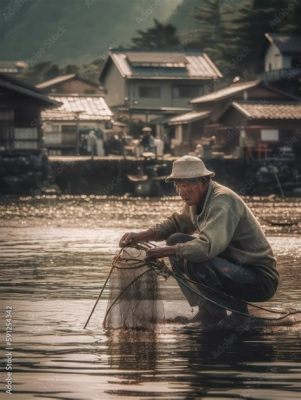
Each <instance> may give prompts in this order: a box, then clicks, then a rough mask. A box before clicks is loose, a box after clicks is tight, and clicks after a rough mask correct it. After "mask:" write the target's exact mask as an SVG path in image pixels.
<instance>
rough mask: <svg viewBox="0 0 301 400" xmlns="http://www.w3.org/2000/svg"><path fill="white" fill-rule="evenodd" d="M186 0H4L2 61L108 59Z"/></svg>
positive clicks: (1, 0) (0, 36)
mask: <svg viewBox="0 0 301 400" xmlns="http://www.w3.org/2000/svg"><path fill="white" fill-rule="evenodd" d="M181 2H182V0H152V1H150V0H63V1H62V0H0V48H1V56H0V58H1V59H2V60H25V61H27V62H29V64H30V65H33V64H37V63H40V62H42V61H45V60H51V61H52V62H54V63H57V64H60V65H63V64H64V65H66V64H83V63H87V62H91V61H92V60H95V59H99V58H104V57H105V55H106V52H107V49H108V47H116V46H119V45H122V46H126V45H130V44H131V40H130V39H131V38H132V37H133V36H135V34H136V31H137V30H141V29H142V30H143V29H145V28H147V27H149V26H152V25H153V20H154V18H156V19H158V20H160V21H163V22H164V21H166V20H167V19H168V18H169V17H170V15H171V13H172V12H173V10H174V9H175V8H176V7H177V6H178V5H179V4H180V3H181Z"/></svg>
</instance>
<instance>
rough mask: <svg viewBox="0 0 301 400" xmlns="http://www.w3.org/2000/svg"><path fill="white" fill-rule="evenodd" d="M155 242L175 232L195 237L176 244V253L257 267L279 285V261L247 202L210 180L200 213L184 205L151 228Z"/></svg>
mask: <svg viewBox="0 0 301 400" xmlns="http://www.w3.org/2000/svg"><path fill="white" fill-rule="evenodd" d="M152 229H153V230H154V231H155V235H156V240H158V241H159V240H164V239H167V238H168V237H169V236H170V235H171V234H173V233H176V232H182V233H188V234H193V233H197V235H195V236H196V237H195V239H193V240H191V241H189V242H186V243H179V244H177V250H176V254H177V255H178V256H181V257H184V258H186V259H187V260H189V261H192V262H196V263H201V262H202V261H206V260H210V259H212V258H214V257H216V256H219V257H222V258H225V259H227V260H229V261H232V262H234V263H237V264H240V265H249V266H254V267H255V268H256V269H257V270H258V271H259V272H260V271H261V272H262V273H263V274H264V276H265V277H267V278H268V280H269V281H271V280H272V281H273V282H271V283H273V285H276V286H277V285H278V278H279V275H278V272H277V270H276V260H275V258H274V256H273V252H272V249H271V246H270V244H269V243H268V241H267V239H266V237H265V235H264V233H263V231H262V228H261V226H260V224H259V222H258V221H257V220H256V218H255V216H254V215H253V213H252V211H251V210H250V209H249V207H248V206H247V205H246V203H245V202H244V201H243V200H242V199H241V197H240V196H238V195H237V194H236V193H235V192H233V191H232V190H231V189H229V188H227V187H226V186H223V185H220V184H218V183H217V182H214V181H210V183H209V187H208V191H207V194H206V197H205V200H204V202H203V207H202V210H201V213H200V214H199V215H197V207H196V206H191V207H190V206H187V205H185V206H184V208H183V210H182V212H181V213H174V214H172V215H171V216H170V217H169V218H167V219H166V220H165V221H163V222H162V223H161V224H158V225H155V226H154V227H152Z"/></svg>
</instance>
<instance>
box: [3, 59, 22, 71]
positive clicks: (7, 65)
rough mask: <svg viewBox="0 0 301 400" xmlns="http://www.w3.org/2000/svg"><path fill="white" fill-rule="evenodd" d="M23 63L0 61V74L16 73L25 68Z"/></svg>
mask: <svg viewBox="0 0 301 400" xmlns="http://www.w3.org/2000/svg"><path fill="white" fill-rule="evenodd" d="M27 67H28V64H27V63H26V62H25V61H0V72H3V73H17V72H18V71H19V70H21V69H24V68H27Z"/></svg>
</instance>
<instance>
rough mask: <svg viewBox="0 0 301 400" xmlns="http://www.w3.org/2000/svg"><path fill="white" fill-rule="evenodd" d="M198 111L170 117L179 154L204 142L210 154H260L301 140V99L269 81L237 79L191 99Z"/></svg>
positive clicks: (264, 155)
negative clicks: (266, 82) (230, 83)
mask: <svg viewBox="0 0 301 400" xmlns="http://www.w3.org/2000/svg"><path fill="white" fill-rule="evenodd" d="M191 105H192V106H193V111H191V112H188V113H184V114H182V115H178V116H175V117H173V118H170V119H169V120H168V121H167V125H168V126H169V127H170V128H172V129H173V133H172V136H173V139H172V146H173V148H174V152H175V153H176V154H185V153H187V152H189V151H194V149H195V148H196V146H197V145H198V144H202V146H203V147H205V150H208V149H209V151H208V152H206V151H205V158H206V157H222V158H239V157H247V158H249V159H257V158H262V157H267V156H271V155H273V154H277V153H279V151H280V150H279V149H280V148H282V147H292V146H293V145H295V144H296V142H297V141H299V140H300V122H301V103H300V102H298V101H296V99H295V98H294V97H292V96H291V95H288V94H286V93H283V92H281V91H279V90H277V89H275V88H271V87H268V86H267V85H266V84H265V83H264V82H261V81H258V80H255V81H249V82H237V83H233V84H232V85H229V86H227V87H225V88H223V89H219V90H216V91H214V92H212V93H209V94H206V95H204V96H200V97H197V98H194V99H193V100H191Z"/></svg>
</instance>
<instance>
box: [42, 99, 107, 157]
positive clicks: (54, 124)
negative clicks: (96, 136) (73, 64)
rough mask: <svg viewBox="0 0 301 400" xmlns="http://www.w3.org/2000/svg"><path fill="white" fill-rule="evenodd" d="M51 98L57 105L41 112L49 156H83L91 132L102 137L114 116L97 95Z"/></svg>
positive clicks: (45, 143)
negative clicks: (58, 104)
mask: <svg viewBox="0 0 301 400" xmlns="http://www.w3.org/2000/svg"><path fill="white" fill-rule="evenodd" d="M50 98H51V99H52V100H53V101H55V102H59V103H60V106H59V107H57V108H54V109H51V110H45V111H44V112H43V113H42V122H43V131H44V145H45V147H46V148H47V149H48V153H49V155H62V154H70V155H71V154H73V155H74V154H80V153H81V154H85V152H86V150H87V148H86V139H87V135H88V133H89V132H90V131H91V130H94V131H96V132H99V133H100V134H101V135H104V134H105V133H106V131H107V130H109V131H110V129H111V126H112V117H113V114H112V112H111V110H110V109H109V107H108V105H107V103H106V102H105V100H104V98H103V97H102V96H101V95H98V94H93V95H92V94H91V95H84V94H73V95H72V94H69V95H65V94H56V95H55V96H50Z"/></svg>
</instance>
